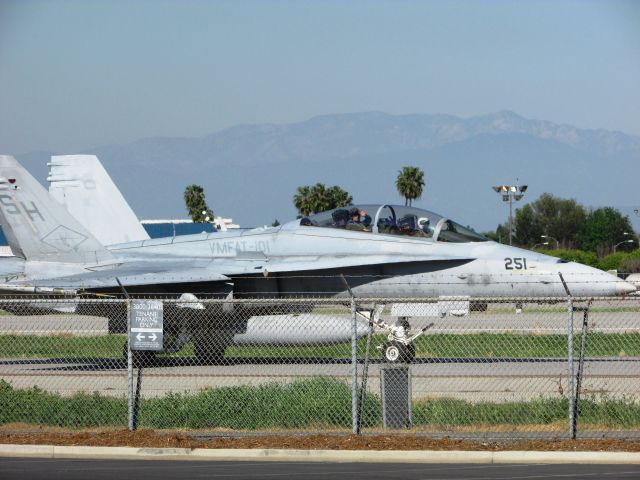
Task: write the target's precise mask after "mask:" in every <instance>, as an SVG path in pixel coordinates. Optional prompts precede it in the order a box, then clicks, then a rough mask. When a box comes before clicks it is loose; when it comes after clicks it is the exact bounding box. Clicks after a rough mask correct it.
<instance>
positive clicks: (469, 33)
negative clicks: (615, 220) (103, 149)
mask: <svg viewBox="0 0 640 480" xmlns="http://www.w3.org/2000/svg"><path fill="white" fill-rule="evenodd" d="M638 85H640V2H634V1H615V0H607V1H560V0H554V1H446V2H443V1H430V2H426V1H424V2H422V1H419V2H418V1H415V2H413V1H368V2H365V1H314V2H312V1H299V0H296V1H293V0H292V1H242V2H238V1H210V2H204V1H180V2H178V1H172V2H170V1H137V2H128V1H127V2H125V1H115V0H114V1H108V2H107V1H91V2H87V1H55V2H53V1H7V0H0V107H1V108H0V145H1V146H2V147H1V148H0V150H2V153H8V154H16V155H19V154H20V153H24V152H30V151H35V150H55V151H58V152H65V153H75V152H78V151H87V150H89V149H90V148H91V147H95V146H99V145H105V144H111V143H126V142H130V141H133V140H136V139H139V138H142V137H146V136H156V135H171V136H199V135H205V134H208V133H211V132H214V131H217V130H220V129H222V128H225V127H228V126H232V125H236V124H239V123H262V122H275V123H288V122H294V121H299V120H304V119H306V118H309V117H312V116H315V115H318V114H325V113H342V112H354V111H371V110H378V111H384V112H388V113H450V114H455V115H461V116H472V115H477V114H484V113H490V112H494V111H498V110H501V109H510V110H514V111H516V112H518V113H519V114H521V115H523V116H526V117H532V118H540V119H545V120H550V121H554V122H558V123H570V124H573V125H576V126H578V127H586V128H605V129H612V130H621V131H624V132H626V133H631V134H635V135H640V121H639V119H640V89H639V88H638Z"/></svg>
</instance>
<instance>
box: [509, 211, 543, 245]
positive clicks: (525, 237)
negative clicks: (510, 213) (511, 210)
mask: <svg viewBox="0 0 640 480" xmlns="http://www.w3.org/2000/svg"><path fill="white" fill-rule="evenodd" d="M514 229H515V236H514V241H515V243H516V244H517V245H523V246H528V247H533V246H534V245H536V244H537V243H540V242H541V241H542V240H540V238H541V237H540V236H541V235H543V234H544V231H543V229H542V226H541V225H540V221H539V219H538V218H536V214H535V212H534V210H533V207H532V206H531V205H525V206H524V207H522V208H519V209H517V210H516V218H515V220H514ZM507 236H508V233H507Z"/></svg>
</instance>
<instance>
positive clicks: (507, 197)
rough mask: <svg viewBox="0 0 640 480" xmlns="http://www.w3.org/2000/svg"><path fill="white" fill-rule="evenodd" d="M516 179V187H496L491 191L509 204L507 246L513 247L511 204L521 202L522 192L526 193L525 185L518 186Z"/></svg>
mask: <svg viewBox="0 0 640 480" xmlns="http://www.w3.org/2000/svg"><path fill="white" fill-rule="evenodd" d="M517 183H518V179H516V185H498V186H495V187H491V188H493V190H494V191H495V192H496V193H497V194H498V195H501V196H502V201H503V202H509V245H513V202H514V201H516V202H518V201H520V200H522V197H524V192H526V191H527V185H521V186H518V185H517Z"/></svg>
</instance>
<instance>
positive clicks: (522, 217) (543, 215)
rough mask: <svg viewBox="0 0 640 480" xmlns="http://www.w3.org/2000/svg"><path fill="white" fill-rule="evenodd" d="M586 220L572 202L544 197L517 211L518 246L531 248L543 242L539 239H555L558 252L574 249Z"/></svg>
mask: <svg viewBox="0 0 640 480" xmlns="http://www.w3.org/2000/svg"><path fill="white" fill-rule="evenodd" d="M585 217H586V213H585V210H584V207H583V206H582V205H580V204H579V203H578V202H576V201H575V200H574V199H564V198H558V197H555V196H553V195H552V194H550V193H543V194H542V195H540V197H539V198H538V199H537V200H536V201H534V202H531V203H530V204H527V205H525V206H524V207H522V208H519V209H517V210H516V215H515V221H514V223H515V230H516V232H515V235H516V239H517V242H518V243H519V244H521V245H529V246H532V245H535V244H536V243H540V242H541V241H542V240H541V239H540V235H548V236H550V237H553V238H555V239H557V240H558V243H559V244H560V247H561V248H573V247H575V246H576V245H577V237H578V233H579V232H580V231H581V230H582V227H583V225H584V222H585ZM552 241H553V240H552Z"/></svg>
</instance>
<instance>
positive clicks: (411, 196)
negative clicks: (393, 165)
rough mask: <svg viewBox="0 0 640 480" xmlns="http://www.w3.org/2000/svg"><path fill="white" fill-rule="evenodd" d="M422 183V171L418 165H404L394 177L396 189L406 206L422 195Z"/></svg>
mask: <svg viewBox="0 0 640 480" xmlns="http://www.w3.org/2000/svg"><path fill="white" fill-rule="evenodd" d="M424 185H425V183H424V172H423V171H422V170H421V169H419V168H418V167H404V168H403V169H402V170H400V172H399V173H398V178H396V189H397V190H398V193H399V194H400V195H402V196H403V197H404V204H405V205H408V206H411V204H412V203H413V200H415V199H417V198H420V197H421V196H422V191H423V188H424Z"/></svg>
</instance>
